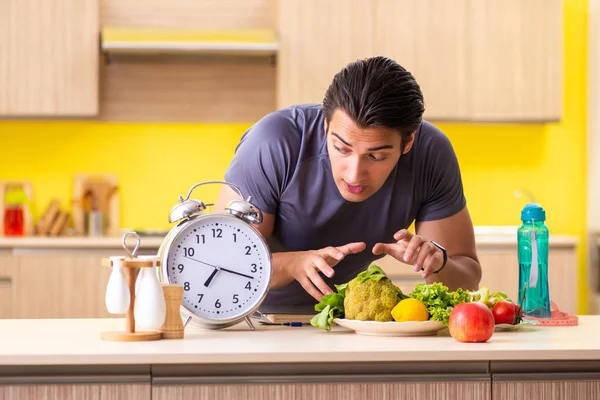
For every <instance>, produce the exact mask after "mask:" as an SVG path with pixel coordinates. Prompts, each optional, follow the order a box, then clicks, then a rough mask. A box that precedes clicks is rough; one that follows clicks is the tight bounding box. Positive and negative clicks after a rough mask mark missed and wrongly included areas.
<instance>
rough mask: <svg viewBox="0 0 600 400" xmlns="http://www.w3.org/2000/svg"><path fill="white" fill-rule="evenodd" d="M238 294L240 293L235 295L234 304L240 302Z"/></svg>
mask: <svg viewBox="0 0 600 400" xmlns="http://www.w3.org/2000/svg"><path fill="white" fill-rule="evenodd" d="M238 296H239V295H238V294H234V295H233V304H237V303H239V302H240V299H238Z"/></svg>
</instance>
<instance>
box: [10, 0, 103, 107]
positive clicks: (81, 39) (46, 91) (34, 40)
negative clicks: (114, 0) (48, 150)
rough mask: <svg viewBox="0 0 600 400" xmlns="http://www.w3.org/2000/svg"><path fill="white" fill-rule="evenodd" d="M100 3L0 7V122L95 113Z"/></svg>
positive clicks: (25, 1) (31, 0)
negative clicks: (8, 119) (18, 117)
mask: <svg viewBox="0 0 600 400" xmlns="http://www.w3.org/2000/svg"><path fill="white" fill-rule="evenodd" d="M98 26H99V11H98V0H61V1H58V2H57V1H46V0H3V1H0V27H2V29H0V54H1V59H2V62H0V117H1V116H90V115H95V114H97V112H98V84H99V82H98V79H99V75H98V58H99V50H98V40H99V39H98V38H99V33H98V32H99V29H98Z"/></svg>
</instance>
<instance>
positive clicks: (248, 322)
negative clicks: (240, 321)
mask: <svg viewBox="0 0 600 400" xmlns="http://www.w3.org/2000/svg"><path fill="white" fill-rule="evenodd" d="M244 319H245V320H246V323H247V324H248V325H249V326H250V329H252V330H255V329H256V328H254V325H253V324H252V321H251V320H250V317H244Z"/></svg>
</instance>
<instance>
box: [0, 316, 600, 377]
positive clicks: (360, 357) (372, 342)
mask: <svg viewBox="0 0 600 400" xmlns="http://www.w3.org/2000/svg"><path fill="white" fill-rule="evenodd" d="M254 325H255V327H256V329H257V330H256V331H251V330H250V329H249V327H248V326H247V325H246V324H245V323H242V324H239V325H236V326H234V327H231V328H228V329H225V330H222V331H213V330H204V329H200V328H195V327H192V326H189V327H188V328H187V330H186V336H185V339H183V340H160V341H155V342H137V343H119V342H109V341H103V340H101V339H100V332H102V331H105V330H109V331H110V330H124V329H125V321H124V320H123V319H120V318H119V319H115V318H109V319H55V320H37V319H29V320H0V365H72V364H83V365H90V364H153V365H156V364H224V363H300V362H308V363H312V362H321V361H324V360H327V361H328V362H334V363H335V362H339V363H347V362H388V361H395V362H399V361H403V362H404V361H411V362H414V361H419V362H420V361H499V360H513V361H515V360H600V341H599V340H598V339H597V334H598V332H599V331H600V316H581V317H580V325H579V326H575V327H537V326H533V325H525V326H523V327H522V328H521V329H520V330H519V331H515V332H495V333H494V336H493V337H492V339H490V341H489V342H488V343H482V344H464V343H459V342H456V341H455V340H454V339H452V338H451V337H450V336H448V335H445V334H443V333H440V334H439V335H438V336H426V337H408V338H401V337H371V336H363V335H357V334H354V333H353V332H352V331H349V330H346V329H343V328H340V327H336V328H335V329H334V330H332V332H329V333H328V332H325V331H321V330H319V329H316V328H313V327H312V326H303V327H286V326H265V325H262V324H259V323H257V322H255V323H254Z"/></svg>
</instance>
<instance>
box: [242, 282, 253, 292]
mask: <svg viewBox="0 0 600 400" xmlns="http://www.w3.org/2000/svg"><path fill="white" fill-rule="evenodd" d="M244 289H248V290H252V286H250V281H248V283H246V286H244Z"/></svg>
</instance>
